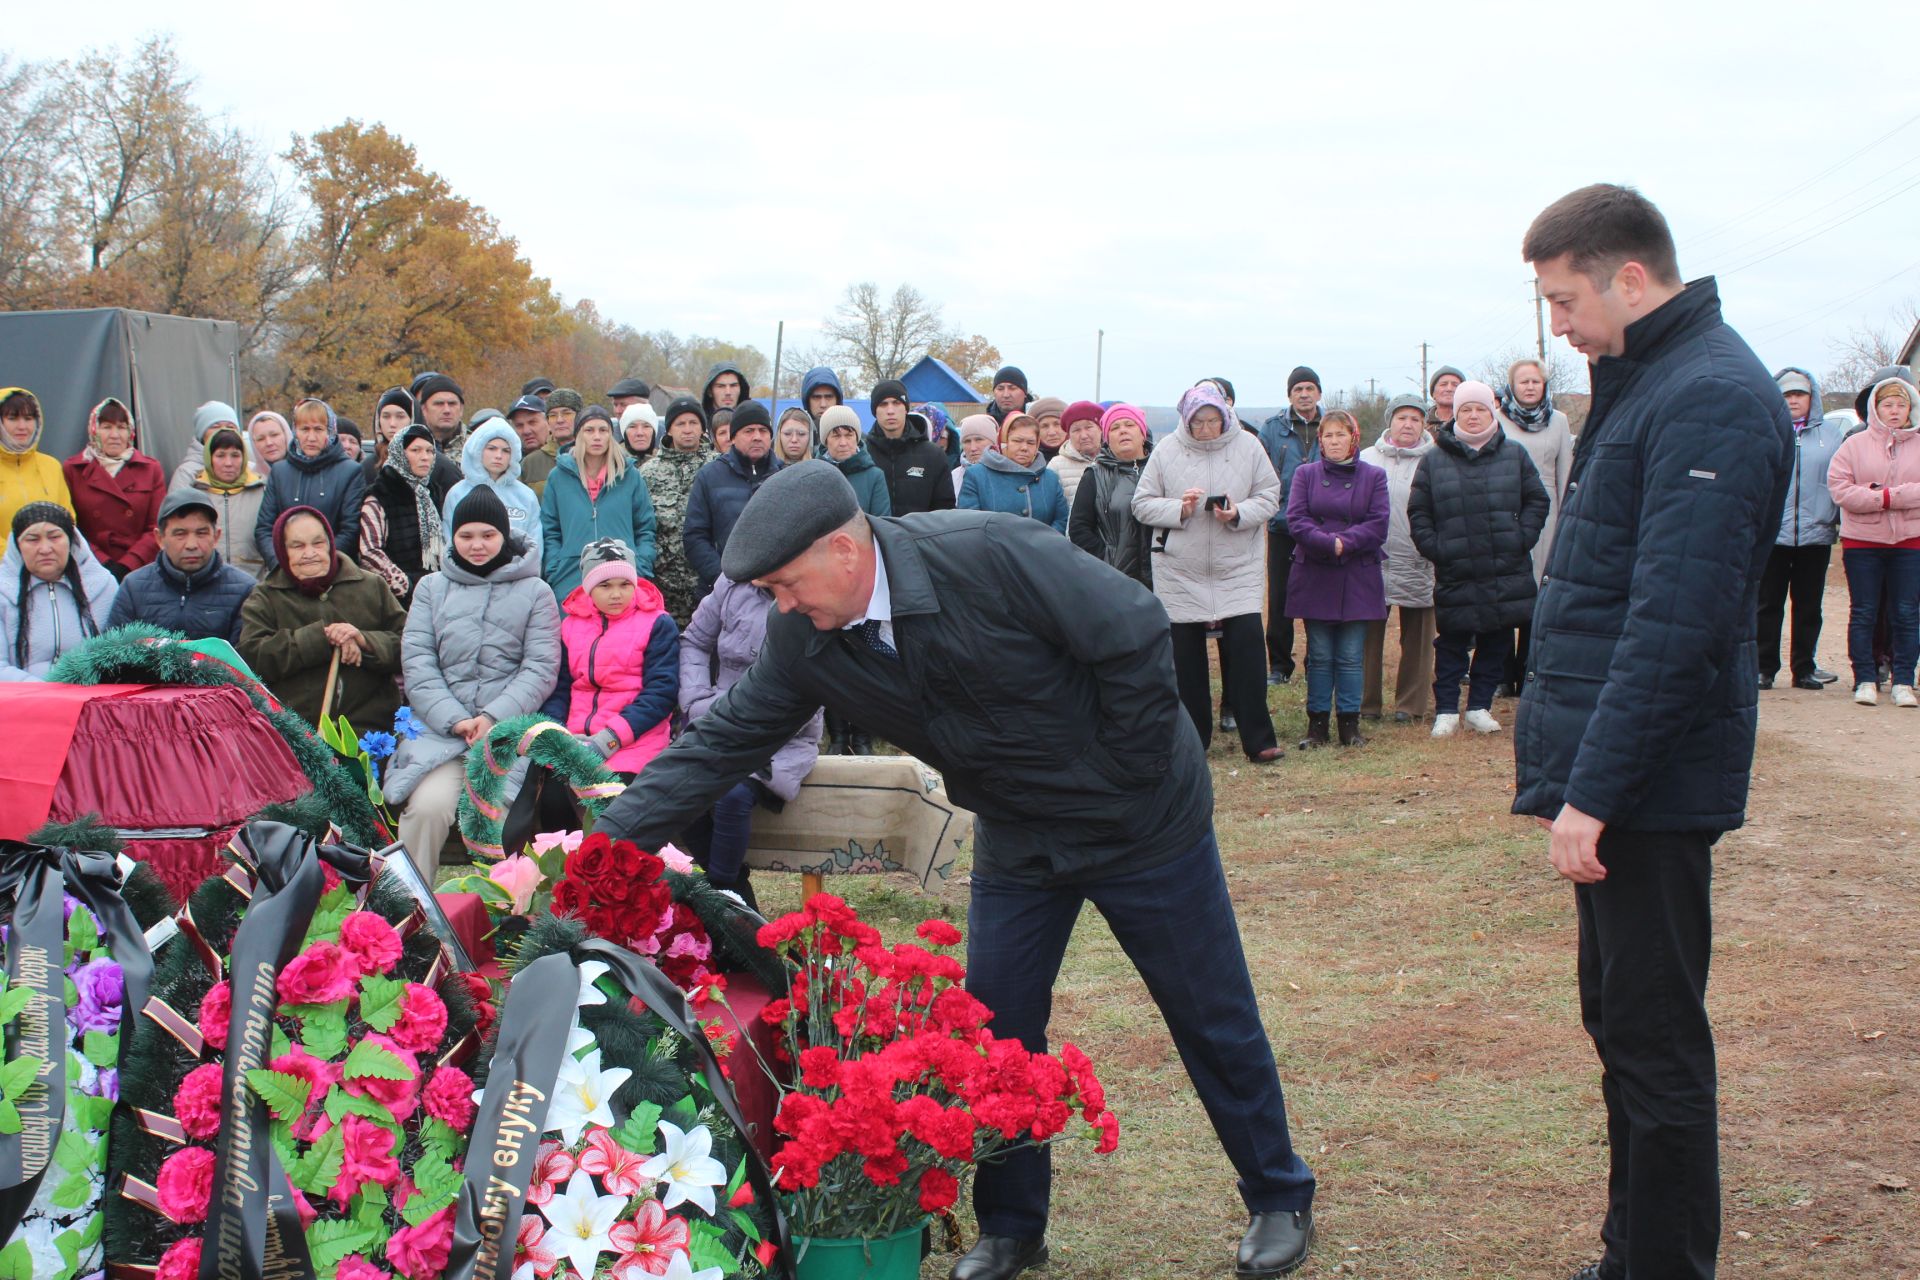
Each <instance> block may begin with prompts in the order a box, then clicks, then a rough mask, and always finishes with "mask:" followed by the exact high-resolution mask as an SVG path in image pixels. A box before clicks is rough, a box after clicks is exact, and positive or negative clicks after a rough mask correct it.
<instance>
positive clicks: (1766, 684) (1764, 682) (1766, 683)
mask: <svg viewBox="0 0 1920 1280" xmlns="http://www.w3.org/2000/svg"><path fill="white" fill-rule="evenodd" d="M1760 687H1761V688H1762V689H1771V688H1773V677H1772V676H1761V677H1760Z"/></svg>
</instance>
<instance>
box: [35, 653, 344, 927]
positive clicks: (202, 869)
mask: <svg viewBox="0 0 1920 1280" xmlns="http://www.w3.org/2000/svg"><path fill="white" fill-rule="evenodd" d="M16 690H20V691H25V692H24V693H20V694H16V693H15V691H16ZM67 724H70V725H71V726H72V727H71V731H70V737H69V740H68V742H67V743H66V747H65V751H64V754H61V753H59V752H56V751H52V750H49V748H51V747H52V745H53V743H54V741H55V740H56V739H57V738H58V737H59V736H60V733H61V732H62V730H63V729H64V727H65V725H67ZM0 725H4V726H5V727H4V729H3V730H0V755H4V756H5V757H6V759H7V766H6V768H5V770H4V773H5V775H6V776H5V777H4V778H3V779H0V795H4V799H5V803H4V804H0V835H4V836H8V837H12V838H15V839H19V838H22V837H24V836H25V835H26V833H27V832H28V831H30V830H32V829H34V828H35V827H38V826H39V825H40V824H41V823H42V822H45V821H49V820H50V821H55V822H66V821H70V820H72V819H74V818H78V817H81V816H83V815H85V814H89V813H91V814H98V815H99V817H100V818H101V820H102V821H104V822H106V823H107V824H108V825H109V826H113V827H117V828H119V829H120V831H121V834H122V835H123V836H124V837H125V838H126V839H127V847H126V853H127V855H128V856H129V857H132V858H138V859H140V860H142V861H145V862H148V863H151V864H152V866H153V868H154V870H155V871H157V872H158V873H159V875H160V878H161V879H162V880H163V881H164V882H165V883H166V885H167V887H168V888H169V889H170V890H172V891H173V892H174V894H176V895H177V896H179V897H180V898H181V899H183V900H184V899H185V897H186V895H187V894H188V893H190V892H192V891H193V890H194V889H195V888H197V887H199V885H200V882H201V881H202V880H205V879H206V878H207V877H208V876H209V875H212V874H214V873H216V872H218V871H219V870H220V869H221V867H222V865H223V864H222V861H221V858H220V850H221V849H223V848H224V847H225V846H226V843H227V840H228V838H229V837H230V836H231V835H232V834H233V831H234V829H235V828H237V827H238V826H239V825H240V824H241V823H242V822H245V821H246V820H247V819H248V818H251V817H253V816H254V815H255V814H257V813H258V812H259V811H260V810H261V809H264V808H266V807H267V806H268V805H271V804H279V803H281V802H283V801H287V800H292V799H294V798H296V797H298V796H301V795H304V794H305V793H306V792H308V791H309V790H311V789H312V786H311V784H310V783H309V782H308V781H307V778H306V775H305V774H303V773H301V772H300V766H299V765H298V764H297V763H296V762H295V761H294V758H293V752H292V751H291V750H289V749H288V747H287V744H286V742H285V741H284V740H283V739H282V738H281V737H280V734H279V733H278V732H277V731H276V730H275V729H274V727H273V725H271V724H270V723H268V721H267V719H266V717H265V716H262V715H261V714H260V713H259V712H258V711H256V710H255V709H254V706H253V704H252V703H251V702H249V701H248V700H247V696H246V695H245V694H244V693H242V692H240V690H239V689H236V688H231V687H213V688H194V687H185V686H173V685H149V686H144V687H143V686H128V685H92V686H88V685H59V684H17V685H0ZM26 742H32V743H37V744H39V750H38V754H37V755H35V756H33V757H31V758H29V757H28V756H26V755H25V754H24V753H23V754H22V755H19V756H16V754H15V748H14V747H13V746H12V745H10V744H13V743H26ZM49 788H50V790H51V798H50V799H47V798H46V792H47V790H48V789H49ZM16 828H18V829H16Z"/></svg>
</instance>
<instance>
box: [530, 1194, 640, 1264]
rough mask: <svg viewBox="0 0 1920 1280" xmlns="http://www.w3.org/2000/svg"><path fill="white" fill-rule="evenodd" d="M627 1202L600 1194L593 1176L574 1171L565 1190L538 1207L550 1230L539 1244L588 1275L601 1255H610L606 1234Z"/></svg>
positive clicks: (624, 1199) (610, 1250) (620, 1197)
mask: <svg viewBox="0 0 1920 1280" xmlns="http://www.w3.org/2000/svg"><path fill="white" fill-rule="evenodd" d="M627 1199H628V1198H627V1197H626V1196H603V1195H601V1194H600V1193H599V1192H598V1191H597V1190H595V1189H594V1185H593V1175H592V1174H589V1173H582V1172H580V1171H579V1170H577V1169H576V1170H575V1171H574V1174H573V1177H572V1178H570V1179H568V1181H567V1189H566V1190H565V1191H564V1192H560V1193H558V1194H556V1195H555V1196H554V1197H553V1199H551V1200H549V1201H547V1202H546V1203H545V1204H543V1205H541V1206H540V1212H541V1213H542V1214H543V1215H545V1217H546V1219H547V1225H548V1226H549V1227H551V1228H552V1230H550V1231H548V1232H547V1235H546V1239H545V1240H544V1241H542V1243H543V1244H545V1245H546V1246H547V1247H548V1248H550V1249H552V1250H553V1251H554V1252H555V1253H556V1254H559V1255H560V1256H561V1257H563V1258H565V1259H566V1260H567V1261H568V1262H570V1263H572V1264H573V1269H574V1271H575V1272H576V1273H578V1274H579V1275H581V1276H591V1275H592V1274H593V1272H594V1269H595V1268H596V1267H598V1266H599V1265H600V1255H601V1254H603V1253H611V1252H613V1241H612V1240H610V1239H608V1237H607V1233H608V1232H610V1231H612V1230H613V1224H614V1223H616V1222H618V1221H619V1220H620V1211H621V1210H622V1209H624V1208H626V1207H627Z"/></svg>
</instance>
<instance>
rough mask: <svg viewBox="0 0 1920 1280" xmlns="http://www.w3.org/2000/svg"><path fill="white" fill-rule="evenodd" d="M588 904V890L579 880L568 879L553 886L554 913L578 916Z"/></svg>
mask: <svg viewBox="0 0 1920 1280" xmlns="http://www.w3.org/2000/svg"><path fill="white" fill-rule="evenodd" d="M586 905H587V894H586V890H584V889H582V888H581V887H580V882H579V881H578V880H573V879H566V880H562V881H561V882H560V883H559V884H557V885H555V886H554V887H553V914H555V915H557V916H578V915H579V914H580V913H581V912H582V911H583V910H584V909H585V908H586Z"/></svg>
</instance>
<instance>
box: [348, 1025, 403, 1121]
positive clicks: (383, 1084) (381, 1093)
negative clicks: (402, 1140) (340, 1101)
mask: <svg viewBox="0 0 1920 1280" xmlns="http://www.w3.org/2000/svg"><path fill="white" fill-rule="evenodd" d="M362 1042H363V1043H371V1044H377V1045H379V1046H380V1047H381V1048H382V1049H385V1050H386V1051H387V1052H389V1053H391V1054H393V1056H394V1057H396V1058H398V1059H400V1061H401V1062H403V1063H405V1064H406V1067H407V1078H406V1079H405V1080H381V1079H378V1078H377V1077H374V1076H347V1077H346V1078H345V1079H344V1080H343V1081H342V1082H341V1083H342V1085H343V1086H344V1087H345V1088H346V1091H347V1092H348V1093H350V1094H352V1095H353V1096H354V1097H356V1098H372V1099H373V1100H374V1101H375V1102H377V1103H379V1104H380V1105H381V1106H383V1107H385V1108H386V1109H387V1110H388V1111H390V1112H392V1113H393V1118H394V1119H395V1120H401V1121H404V1120H406V1119H408V1118H409V1117H411V1116H412V1115H413V1113H414V1111H415V1109H417V1108H418V1107H419V1105H420V1064H419V1062H418V1061H417V1060H416V1059H415V1058H414V1056H413V1054H411V1053H409V1052H408V1051H407V1050H405V1049H403V1048H401V1047H400V1046H399V1045H398V1044H396V1043H395V1042H394V1040H393V1038H392V1037H391V1036H383V1035H381V1034H379V1033H378V1032H374V1033H372V1034H369V1035H367V1036H365V1037H363V1038H362Z"/></svg>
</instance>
